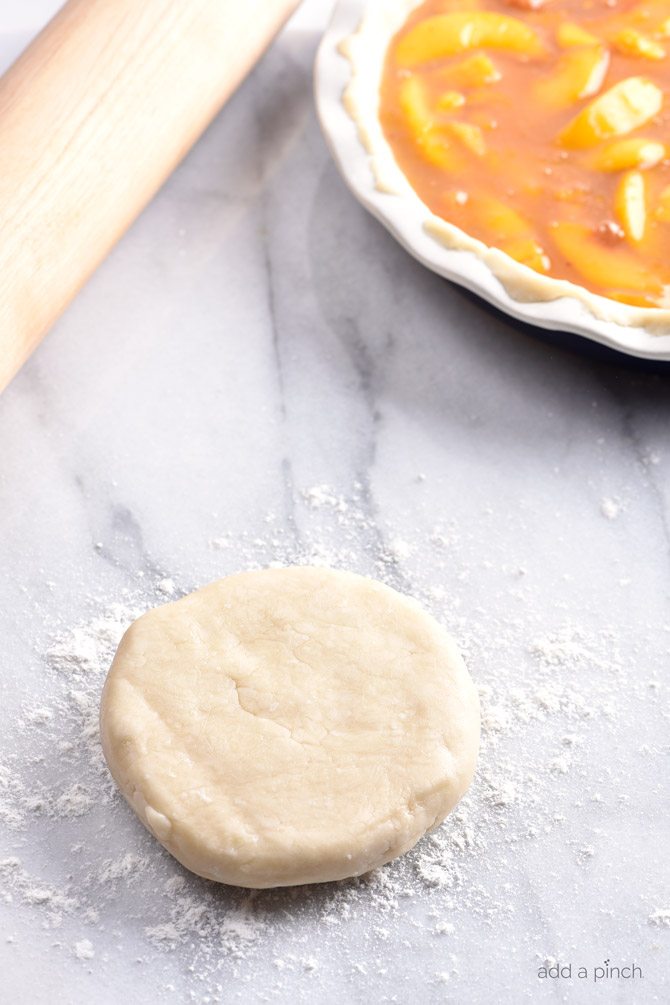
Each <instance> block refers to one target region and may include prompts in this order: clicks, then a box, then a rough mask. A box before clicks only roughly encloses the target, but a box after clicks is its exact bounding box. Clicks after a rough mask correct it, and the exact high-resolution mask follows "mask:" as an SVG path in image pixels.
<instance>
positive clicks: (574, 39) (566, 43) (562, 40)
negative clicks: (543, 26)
mask: <svg viewBox="0 0 670 1005" xmlns="http://www.w3.org/2000/svg"><path fill="white" fill-rule="evenodd" d="M556 41H557V42H558V44H559V45H560V47H561V49H571V48H572V47H573V46H577V45H598V43H599V42H600V39H599V38H597V37H596V36H595V35H592V34H591V32H590V31H586V29H585V28H582V27H581V26H580V25H578V24H573V23H572V22H571V21H562V22H561V24H559V26H558V29H557V31H556Z"/></svg>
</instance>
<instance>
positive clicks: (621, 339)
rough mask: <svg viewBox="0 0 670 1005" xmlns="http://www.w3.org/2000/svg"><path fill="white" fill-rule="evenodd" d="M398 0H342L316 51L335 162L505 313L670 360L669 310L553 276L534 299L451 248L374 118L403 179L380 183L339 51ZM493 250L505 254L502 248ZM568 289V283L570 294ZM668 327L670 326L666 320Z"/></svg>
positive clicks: (380, 212) (443, 267) (431, 263)
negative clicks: (546, 291) (659, 324)
mask: <svg viewBox="0 0 670 1005" xmlns="http://www.w3.org/2000/svg"><path fill="white" fill-rule="evenodd" d="M394 3H395V4H396V6H397V7H398V8H401V7H402V6H403V5H404V12H405V13H406V11H407V9H408V7H410V6H411V5H412V4H411V0H409V3H408V0H376V3H375V2H374V0H372V2H371V0H367V2H366V0H339V2H338V3H337V5H336V8H335V11H334V14H333V18H332V20H331V23H330V25H329V27H328V29H327V30H326V32H325V34H324V36H323V39H322V41H321V44H320V46H319V50H318V53H317V58H316V66H315V95H316V105H317V112H318V115H319V119H320V122H321V127H322V129H323V133H324V135H325V138H326V142H327V143H328V146H329V147H330V150H331V152H332V154H333V157H334V158H335V162H336V164H337V166H338V168H339V170H340V171H341V173H342V175H343V177H344V179H345V181H346V183H347V184H348V186H349V188H350V189H351V190H352V192H353V193H354V195H355V196H356V198H357V199H358V200H359V201H360V202H361V203H362V205H363V206H365V208H366V209H368V210H369V211H370V212H371V213H372V214H373V215H374V216H375V217H377V219H378V220H380V221H381V223H383V224H384V226H385V227H387V228H388V230H389V231H390V232H391V233H392V234H393V236H394V237H395V238H396V240H397V241H399V242H400V244H402V245H403V247H404V248H405V249H406V250H407V251H409V253H410V254H411V255H413V256H414V257H415V258H417V259H418V260H419V261H420V262H422V263H423V264H424V265H425V266H427V267H428V268H429V269H432V270H433V271H434V272H436V273H438V274H439V275H441V276H445V277H446V278H447V279H450V280H452V281H453V282H455V283H458V284H460V285H461V286H464V287H466V288H467V289H469V290H471V291H472V292H474V293H476V294H478V295H479V296H481V297H483V298H484V299H485V300H487V301H489V303H491V304H493V305H494V306H495V307H497V308H499V309H500V310H502V311H504V312H505V313H506V314H509V315H511V316H512V317H514V318H518V319H519V320H521V321H525V322H528V323H530V324H533V325H537V326H539V327H541V328H546V329H550V330H553V331H563V332H573V333H576V334H577V335H581V336H584V337H585V338H588V339H591V340H592V341H595V342H598V343H600V344H601V345H604V346H607V347H609V348H611V349H615V350H618V351H619V352H624V353H627V354H629V355H631V356H637V357H641V358H646V359H654V360H670V334H666V333H661V334H659V333H658V332H655V331H654V330H653V324H654V320H655V318H656V317H661V316H665V317H667V316H668V311H666V310H663V311H661V310H659V311H653V310H640V309H638V308H628V307H627V306H626V305H622V304H615V303H614V302H613V301H611V300H608V299H606V298H604V297H596V296H594V295H593V294H588V293H585V291H583V290H582V289H581V288H579V287H576V286H572V284H568V283H565V282H563V281H560V280H546V279H544V277H542V282H544V283H545V285H546V284H547V283H548V282H549V283H554V284H555V286H556V288H557V289H558V290H560V294H559V295H558V296H557V298H556V299H543V300H540V299H537V300H533V299H528V298H527V296H526V298H524V299H517V298H516V296H513V295H512V293H511V292H510V290H509V289H508V287H507V286H506V285H503V282H502V281H501V280H500V279H499V278H497V276H496V275H495V273H494V271H493V269H492V268H491V267H490V265H489V264H488V263H487V262H486V261H485V260H483V258H482V257H481V255H480V254H477V252H476V251H471V250H462V249H455V248H453V247H451V248H450V247H448V246H447V245H446V244H444V243H443V242H442V241H441V240H440V239H439V238H437V237H435V236H433V235H432V234H431V233H430V232H429V231H428V230H427V229H426V223H427V221H428V220H429V219H432V220H436V218H435V217H434V216H433V215H432V213H431V211H430V210H429V209H428V207H427V206H426V205H425V204H424V203H423V202H422V201H421V199H419V197H418V195H417V194H416V192H414V190H413V189H412V188H411V186H410V185H409V183H408V182H407V180H406V179H405V178H404V176H402V173H401V172H400V168H399V167H398V165H397V164H396V162H395V160H394V158H393V155H392V153H391V149H390V147H389V146H388V144H386V142H385V140H383V138H382V136H381V130H380V129H379V127H378V123H376V126H377V129H376V132H377V138H376V143H377V149H379V147H380V145H381V146H383V147H385V150H382V155H383V157H384V158H385V160H386V162H387V164H389V165H390V166H391V169H392V171H393V172H394V173H395V175H396V177H399V178H400V180H401V182H402V184H400V185H397V186H386V187H385V188H382V187H380V186H378V184H377V181H376V178H375V169H374V167H373V162H374V158H373V157H372V156H371V154H370V151H369V144H368V148H366V146H365V145H364V143H363V141H362V139H361V138H360V132H359V127H358V124H357V123H356V122H355V121H354V118H353V117H352V116H351V114H350V113H349V111H348V110H347V108H346V107H345V104H344V103H343V95H344V93H345V91H346V89H347V87H348V85H349V84H350V81H351V78H352V64H351V62H350V59H349V58H348V57H347V56H345V55H343V54H342V52H341V51H340V46H341V44H342V43H343V42H344V41H345V40H347V39H349V38H350V37H351V36H352V35H353V34H354V33H355V32H356V31H357V29H358V28H359V25H360V24H361V21H362V20H363V18H364V16H366V17H368V16H370V15H371V14H374V13H375V8H376V10H377V13H379V8H380V5H383V6H384V11H383V12H382V16H381V17H380V19H379V20H380V23H386V22H385V18H386V12H387V10H388V8H389V7H392V6H393V4H394ZM388 23H389V24H393V19H389V20H388ZM395 23H396V25H397V24H399V23H402V21H400V22H398V19H397V17H396V22H395ZM393 30H395V29H393ZM392 33H393V32H392V30H391V31H389V33H388V37H386V38H385V39H381V40H378V44H379V52H378V54H377V57H376V59H374V58H373V57H371V66H370V72H369V74H367V76H368V80H367V81H365V86H366V87H367V91H368V93H367V95H366V100H367V102H368V105H369V107H370V108H372V107H373V105H374V107H375V108H376V100H377V97H376V95H377V91H378V82H379V67H380V59H381V57H380V55H379V53H382V52H383V50H384V49H385V48H386V45H387V43H388V41H389V39H390V36H391V34H392ZM359 121H360V120H359ZM377 175H378V172H377ZM389 189H395V190H389ZM456 233H460V232H458V231H456ZM463 238H464V241H465V243H467V242H468V241H469V239H468V238H467V237H466V236H465V235H463ZM494 254H495V255H498V256H500V254H501V253H497V252H496V253H494ZM502 257H503V258H504V259H506V260H507V262H508V263H509V264H510V266H511V267H512V270H513V271H516V272H517V273H518V274H519V275H520V276H521V278H522V279H523V275H524V274H528V279H527V282H528V283H529V285H530V286H531V288H532V284H533V282H534V281H535V282H536V281H537V274H536V273H531V270H529V269H526V268H525V267H524V266H521V265H518V264H517V263H514V262H512V260H511V259H508V258H507V256H502ZM508 285H509V284H508ZM571 290H572V291H574V295H572V294H571ZM564 291H567V295H566V293H565V292H564ZM598 312H601V313H604V314H607V313H608V312H609V313H612V312H614V313H615V314H616V315H617V317H618V318H621V319H623V322H624V323H621V321H620V320H617V321H614V320H611V319H606V318H603V317H598V316H597V314H598ZM668 330H670V328H666V331H668Z"/></svg>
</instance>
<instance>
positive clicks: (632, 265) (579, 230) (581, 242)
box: [551, 220, 663, 297]
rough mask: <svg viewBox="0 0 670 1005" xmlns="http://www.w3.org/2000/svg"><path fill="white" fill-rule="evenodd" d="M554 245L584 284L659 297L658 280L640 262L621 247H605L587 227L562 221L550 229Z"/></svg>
mask: <svg viewBox="0 0 670 1005" xmlns="http://www.w3.org/2000/svg"><path fill="white" fill-rule="evenodd" d="M551 233H552V236H553V238H554V241H555V242H556V246H557V247H558V249H559V251H560V252H561V254H562V255H563V256H564V257H565V258H566V259H567V261H568V262H569V263H570V264H571V265H572V266H573V267H574V268H575V269H577V270H578V272H580V273H581V275H582V276H583V277H584V279H585V280H586V281H587V283H592V284H593V285H595V286H597V287H600V288H601V289H602V288H610V289H619V290H630V291H631V292H633V293H643V294H648V295H649V296H652V297H660V295H661V294H662V292H663V288H662V285H661V283H660V282H659V281H658V280H657V279H654V276H653V273H651V272H650V271H649V268H648V267H647V265H646V264H645V263H644V262H641V261H640V260H639V259H638V258H637V257H636V256H635V254H634V253H633V252H632V251H630V250H627V249H625V248H608V247H606V246H605V245H603V244H602V243H601V242H600V241H599V240H598V238H597V237H596V236H595V234H594V233H593V231H592V230H591V228H590V227H585V226H584V225H583V224H581V223H571V222H569V221H567V220H562V221H560V222H558V223H556V224H554V226H553V227H552V230H551Z"/></svg>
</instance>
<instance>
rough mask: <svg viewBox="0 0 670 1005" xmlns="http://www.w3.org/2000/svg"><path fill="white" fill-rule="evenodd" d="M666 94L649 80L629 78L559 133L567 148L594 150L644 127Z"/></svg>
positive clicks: (585, 109) (591, 105) (587, 108)
mask: <svg viewBox="0 0 670 1005" xmlns="http://www.w3.org/2000/svg"><path fill="white" fill-rule="evenodd" d="M662 105H663V91H662V90H661V89H660V87H657V86H656V84H654V83H653V82H652V81H651V80H647V79H646V77H626V79H625V80H620V81H619V83H618V84H614V86H613V87H610V89H609V90H608V91H605V93H604V94H601V95H600V96H599V97H597V98H595V99H594V100H593V101H592V102H591V103H590V104H589V105H587V106H586V108H584V109H582V111H581V112H579V114H578V115H576V116H575V118H574V119H572V121H571V122H569V123H568V125H567V126H566V127H565V129H564V130H563V131H562V132H561V133H560V134H559V137H558V140H559V143H561V145H562V146H564V147H570V148H572V149H582V148H585V147H594V146H596V145H597V144H598V143H600V141H601V140H606V139H609V138H610V137H611V136H622V135H624V134H625V133H629V132H631V131H632V130H633V129H637V128H638V127H639V126H643V125H644V124H645V122H649V120H650V119H653V117H654V116H655V115H656V114H657V113H658V112H659V111H660V110H661V107H662Z"/></svg>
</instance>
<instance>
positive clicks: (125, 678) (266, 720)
mask: <svg viewBox="0 0 670 1005" xmlns="http://www.w3.org/2000/svg"><path fill="white" fill-rule="evenodd" d="M101 728H102V746H103V750H104V753H105V757H106V759H107V763H108V765H109V768H110V771H111V773H112V775H113V776H114V778H115V780H116V782H117V784H118V785H119V788H120V789H121V791H122V793H123V794H124V796H125V797H126V799H127V800H128V802H129V803H130V804H131V806H132V807H133V808H134V810H135V812H136V813H137V815H138V816H139V817H140V819H141V820H142V822H143V823H144V824H145V825H146V827H147V828H148V829H149V830H150V831H151V833H152V834H154V835H155V836H156V837H157V838H158V840H159V841H160V842H161V844H163V845H164V846H165V847H166V848H167V850H168V851H169V852H171V853H172V855H174V856H175V858H177V859H178V860H179V861H180V862H181V863H182V864H183V865H185V866H186V867H187V868H188V869H191V870H192V871H193V872H195V873H198V874H199V875H200V876H205V877H207V878H208V879H213V880H217V881H219V882H221V883H230V884H234V885H236V886H244V887H252V888H257V889H260V888H264V887H273V886H289V885H293V884H299V883H318V882H323V881H326V880H337V879H343V878H345V877H347V876H358V875H360V874H362V873H365V872H367V871H368V870H370V869H374V868H376V867H377V866H380V865H383V864H384V863H385V862H388V861H390V860H391V859H392V858H395V857H396V856H397V855H401V854H402V853H403V852H406V851H407V850H408V849H409V848H411V847H412V846H413V845H414V844H415V843H416V841H418V840H419V838H420V837H421V836H422V835H423V834H424V833H425V832H426V831H428V830H430V829H431V828H433V827H435V826H436V825H437V824H439V823H440V821H442V820H443V819H444V817H445V816H446V815H447V814H448V813H449V811H450V810H451V809H452V808H453V807H454V805H455V804H456V803H457V802H458V800H459V799H460V797H461V796H462V795H463V793H464V792H465V790H466V789H467V787H468V785H469V783H470V780H471V778H472V774H473V771H474V766H475V760H476V756H477V750H478V746H479V704H478V699H477V692H476V690H475V687H474V684H473V682H472V680H471V678H470V676H469V674H468V672H467V670H466V669H465V665H464V663H463V660H462V659H461V656H460V654H459V652H458V650H457V648H456V646H455V644H454V642H453V641H452V640H451V638H450V636H449V635H448V634H447V633H446V632H445V630H444V629H443V628H442V627H441V626H440V625H439V624H438V623H437V622H436V621H435V620H434V619H433V618H432V617H430V615H428V614H427V613H426V612H425V611H423V610H422V608H421V607H420V606H419V605H418V604H417V603H416V602H415V601H414V600H411V599H410V598H409V597H406V596H403V595H402V594H400V593H397V592H396V591H395V590H392V589H391V588H390V587H388V586H384V585H383V584H381V583H378V582H376V581H375V580H372V579H367V578H365V577H363V576H358V575H354V574H353V573H349V572H339V571H334V570H331V569H317V568H309V567H293V568H284V569H267V570H264V571H260V572H246V573H240V574H238V575H233V576H228V577H227V578H225V579H221V580H219V581H218V582H216V583H212V584H211V585H210V586H206V587H204V588H203V589H201V590H198V591H196V592H195V593H191V594H190V595H189V596H187V597H184V598H183V599H182V600H178V601H177V602H176V603H170V604H166V605H164V606H162V607H157V608H155V609H154V610H151V611H149V612H148V613H147V614H144V615H143V616H142V617H141V618H139V619H138V620H137V621H135V622H134V623H133V624H132V625H131V626H130V628H129V629H128V631H127V632H126V634H125V635H124V637H123V639H122V640H121V643H120V645H119V648H118V651H117V653H116V656H115V658H114V662H113V664H112V667H111V669H110V671H109V675H108V677H107V680H106V682H105V688H104V692H103V696H102V707H101Z"/></svg>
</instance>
